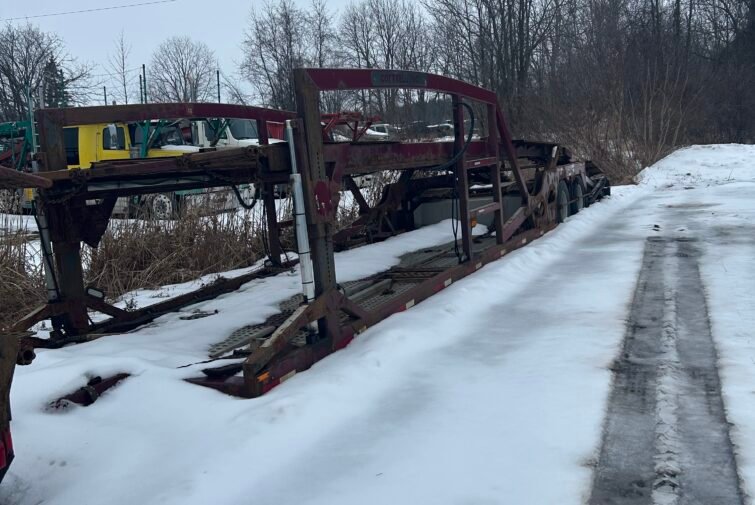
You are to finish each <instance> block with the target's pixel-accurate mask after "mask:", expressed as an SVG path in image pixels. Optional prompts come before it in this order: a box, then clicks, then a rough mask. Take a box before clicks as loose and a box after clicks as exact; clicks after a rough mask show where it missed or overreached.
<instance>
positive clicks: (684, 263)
mask: <svg viewBox="0 0 755 505" xmlns="http://www.w3.org/2000/svg"><path fill="white" fill-rule="evenodd" d="M699 256H700V251H699V249H698V248H697V246H696V242H695V241H694V240H690V239H681V238H678V239H664V238H659V237H651V238H648V240H647V242H646V244H645V253H644V256H643V264H642V268H641V270H640V274H639V278H638V282H637V287H636V290H635V296H634V300H633V302H632V307H631V311H630V316H629V321H628V327H627V334H626V337H625V340H624V346H623V349H622V352H621V355H620V357H619V358H618V359H617V360H616V362H615V363H614V367H613V371H614V380H613V389H612V392H611V396H610V400H609V405H608V412H607V418H606V421H605V426H604V434H603V444H602V447H601V451H600V455H599V461H598V464H597V467H596V469H595V474H594V480H593V488H592V494H591V497H590V500H589V503H590V504H591V505H614V504H615V505H630V504H631V505H640V504H647V505H650V504H653V505H692V504H700V505H709V504H710V505H712V504H716V505H729V504H737V505H742V504H743V503H745V502H744V497H743V494H742V491H741V486H740V482H739V477H738V474H737V468H736V461H735V457H734V450H733V447H732V444H731V440H730V438H729V425H728V422H727V420H726V415H725V409H724V405H723V400H722V397H721V384H720V380H719V377H718V370H717V368H716V366H717V354H716V350H715V345H714V342H713V337H712V335H711V329H710V322H709V319H708V310H707V303H706V300H705V292H704V289H703V284H702V281H701V278H700V272H699V265H698V258H699Z"/></svg>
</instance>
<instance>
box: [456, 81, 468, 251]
mask: <svg viewBox="0 0 755 505" xmlns="http://www.w3.org/2000/svg"><path fill="white" fill-rule="evenodd" d="M451 100H452V103H453V117H454V153H459V152H461V150H462V149H463V148H464V142H465V140H466V139H465V138H464V137H465V135H464V107H463V106H462V105H461V102H462V98H461V96H459V95H451ZM465 158H466V156H461V157H460V158H459V160H458V161H457V162H456V166H455V167H454V171H455V174H456V192H457V196H458V201H459V209H458V210H459V215H458V218H459V221H460V222H461V241H462V245H463V249H464V260H465V261H472V226H471V223H470V222H469V179H468V177H467V168H466V163H464V160H465ZM451 205H453V202H452V203H451Z"/></svg>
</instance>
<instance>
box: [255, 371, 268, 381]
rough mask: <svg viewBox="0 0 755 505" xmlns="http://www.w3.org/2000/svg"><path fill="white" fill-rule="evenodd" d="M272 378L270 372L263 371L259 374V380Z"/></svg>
mask: <svg viewBox="0 0 755 505" xmlns="http://www.w3.org/2000/svg"><path fill="white" fill-rule="evenodd" d="M269 378H270V372H265V373H261V374H259V375H258V376H257V382H265V381H266V380H267V379H269Z"/></svg>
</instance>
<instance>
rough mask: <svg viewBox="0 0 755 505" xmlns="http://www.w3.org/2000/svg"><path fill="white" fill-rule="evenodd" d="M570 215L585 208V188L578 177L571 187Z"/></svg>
mask: <svg viewBox="0 0 755 505" xmlns="http://www.w3.org/2000/svg"><path fill="white" fill-rule="evenodd" d="M571 200H572V201H571V215H574V214H576V213H577V212H579V211H580V210H582V209H583V208H585V207H587V205H586V204H587V199H586V198H585V186H584V183H583V182H582V179H580V178H579V177H578V178H576V179H574V182H573V183H572V185H571Z"/></svg>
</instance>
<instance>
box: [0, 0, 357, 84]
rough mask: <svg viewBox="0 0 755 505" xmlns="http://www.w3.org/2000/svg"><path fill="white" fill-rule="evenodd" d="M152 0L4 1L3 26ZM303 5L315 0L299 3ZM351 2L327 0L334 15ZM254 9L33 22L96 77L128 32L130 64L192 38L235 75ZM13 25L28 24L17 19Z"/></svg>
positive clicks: (215, 4)
mask: <svg viewBox="0 0 755 505" xmlns="http://www.w3.org/2000/svg"><path fill="white" fill-rule="evenodd" d="M146 1H150V0H67V1H65V2H61V1H60V0H26V1H25V2H24V1H16V2H12V1H11V0H0V23H5V22H7V21H6V20H7V19H9V18H19V17H21V18H23V17H24V16H39V15H43V14H54V13H59V12H64V11H77V10H85V9H96V8H102V7H110V6H117V5H128V4H135V3H143V2H146ZM294 1H295V2H296V3H298V4H300V5H301V6H304V7H306V6H307V5H309V3H310V0H294ZM348 3H349V0H328V7H329V9H330V10H331V11H332V12H334V13H335V12H336V11H337V9H339V8H342V7H343V6H345V5H347V4H348ZM252 5H255V6H256V5H262V1H260V0H175V1H173V2H171V3H163V4H156V5H144V6H138V7H130V8H123V9H114V10H108V11H99V12H88V13H80V14H70V15H61V16H50V17H40V18H29V22H31V23H34V24H36V25H38V26H39V27H41V28H42V29H43V30H45V31H51V32H55V33H57V34H58V35H59V36H60V37H61V38H62V39H63V40H64V41H65V44H66V47H67V49H68V52H69V53H70V54H71V56H74V57H76V58H78V59H79V60H80V61H82V62H89V63H92V64H95V65H96V69H95V71H94V73H95V74H102V73H107V72H108V69H107V66H106V65H107V58H108V55H110V54H112V53H113V52H114V47H115V42H114V41H115V39H116V38H117V37H118V35H119V33H120V31H121V30H124V32H125V35H126V40H127V41H128V43H130V44H131V46H132V51H131V56H130V60H131V66H133V67H138V66H140V65H141V64H142V63H149V57H150V55H151V53H152V51H153V49H154V48H155V47H156V46H157V45H158V44H160V42H162V41H163V40H165V39H166V38H168V37H171V36H173V35H189V36H190V37H192V38H194V39H197V40H201V41H203V42H205V43H206V44H207V45H209V46H210V48H212V49H213V50H214V51H215V54H216V55H217V57H218V60H219V62H220V67H221V70H223V71H224V72H225V73H227V74H233V72H235V70H236V68H237V66H238V65H237V63H238V62H239V61H240V60H241V50H240V47H239V46H240V44H241V41H242V39H243V36H244V30H245V28H246V25H247V22H248V19H249V14H250V12H251V8H252ZM11 22H12V23H25V22H26V21H25V20H23V19H21V20H15V21H11Z"/></svg>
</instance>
